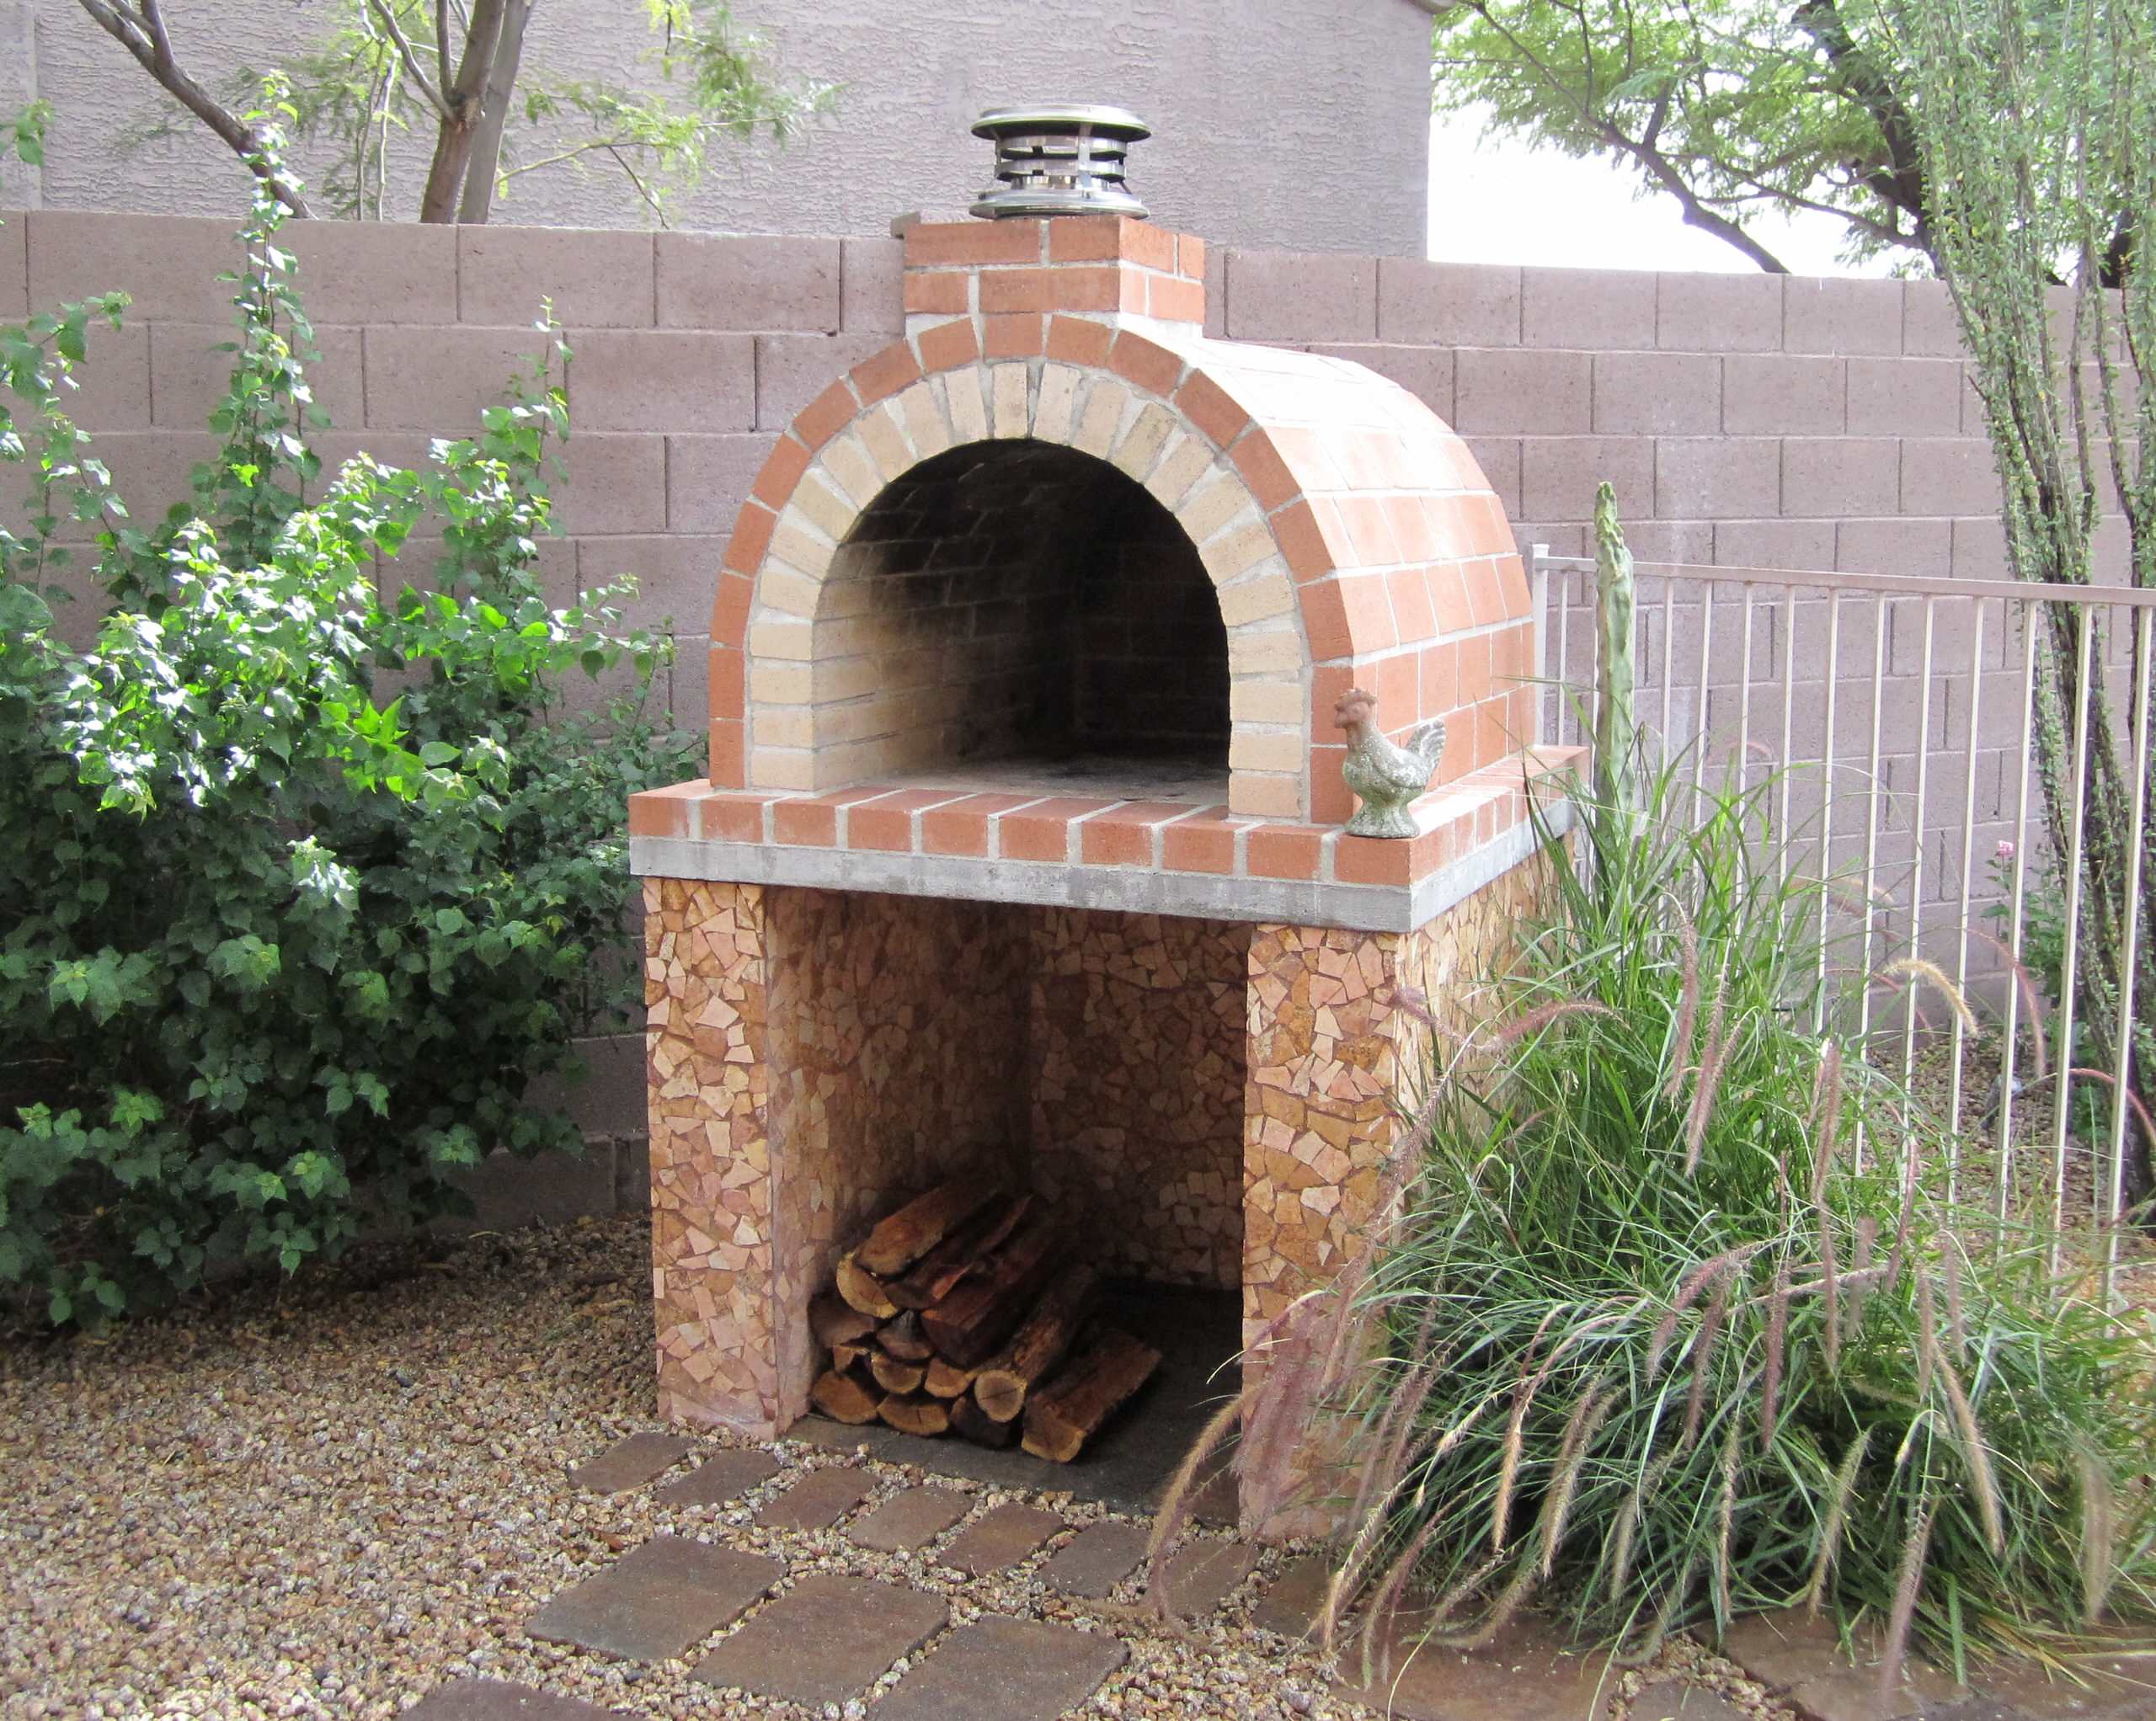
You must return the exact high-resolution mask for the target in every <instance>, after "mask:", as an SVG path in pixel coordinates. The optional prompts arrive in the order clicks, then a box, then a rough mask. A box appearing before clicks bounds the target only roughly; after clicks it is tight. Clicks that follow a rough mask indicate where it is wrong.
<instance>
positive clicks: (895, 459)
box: [630, 215, 1549, 1435]
mask: <svg viewBox="0 0 2156 1721" xmlns="http://www.w3.org/2000/svg"><path fill="white" fill-rule="evenodd" d="M1204 282H1205V268H1204V246H1203V242H1202V241H1200V240H1198V239H1196V238H1193V237H1190V236H1188V235H1187V234H1177V233H1175V232H1168V231H1166V230H1164V229H1162V228H1161V227H1159V226H1153V225H1150V224H1148V223H1146V222H1145V221H1139V220H1134V219H1131V218H1129V217H1127V216H1113V215H1074V216H1058V217H1055V218H1054V219H1006V220H1000V221H969V222H957V223H939V224H921V225H915V226H912V227H911V228H910V229H909V231H908V232H906V234H905V310H906V313H907V314H906V333H905V337H904V338H902V339H899V340H897V341H894V343H893V344H891V345H890V346H889V347H888V348H886V349H884V350H883V351H882V352H880V353H878V354H876V355H875V356H874V357H873V358H871V359H869V360H867V361H865V362H864V363H862V364H861V365H857V366H856V367H855V368H854V369H853V370H851V371H850V372H849V373H848V374H847V375H846V376H841V377H840V378H838V379H837V380H835V381H833V382H832V384H831V385H830V387H829V388H827V389H826V390H825V391H824V392H823V393H822V394H821V395H820V396H819V397H818V398H817V399H816V400H815V401H814V402H813V403H812V404H811V405H810V406H809V407H808V408H807V409H806V410H804V411H803V413H801V414H800V416H799V417H798V418H796V419H795V420H794V422H793V424H792V428H791V429H789V430H788V431H787V434H785V435H784V436H782V438H781V439H780V440H779V442H778V445H777V446H776V449H775V450H774V451H773V452H772V454H771V457H770V459H769V461H768V462H767V463H766V466H764V468H763V471H762V474H761V476H760V477H759V478H758V479H757V481H756V483H755V490H754V493H753V495H752V496H751V497H750V499H749V500H748V502H747V503H746V504H744V506H743V508H742V509H741V512H740V516H739V522H738V524H737V525H736V526H735V528H734V535H733V539H732V541H731V544H730V546H729V547H728V551H727V553H726V557H725V560H724V563H723V567H720V568H719V569H718V570H717V572H716V578H717V592H716V594H715V597H714V600H713V604H712V622H711V641H712V647H711V679H710V685H711V754H710V775H709V776H708V778H707V779H700V780H698V781H694V782H689V783H683V784H680V785H678V786H674V787H671V788H668V789H663V790H659V791H653V792H650V793H647V794H642V795H638V796H637V797H634V799H633V800H632V803H631V818H630V830H631V843H630V847H631V853H632V864H633V866H634V869H635V871H637V872H638V874H639V875H641V876H643V879H644V881H645V883H644V892H645V902H646V905H647V909H648V920H647V995H648V1002H649V1006H650V1016H649V1026H648V1046H649V1078H650V1112H651V1169H652V1202H653V1219H654V1237H653V1249H654V1261H653V1282H654V1292H655V1296H656V1300H657V1323H658V1347H659V1399H660V1408H661V1411H662V1414H664V1415H666V1416H667V1417H669V1418H671V1419H675V1420H680V1421H684V1422H690V1423H703V1424H726V1425H733V1426H736V1427H739V1428H741V1429H743V1430H744V1431H753V1432H755V1433H757V1434H760V1435H769V1434H771V1433H774V1432H776V1431H781V1430H783V1429H784V1428H786V1427H787V1425H789V1424H790V1423H792V1421H793V1420H795V1419H796V1418H797V1417H798V1416H799V1415H802V1414H803V1409H804V1408H805V1406H806V1404H807V1395H808V1391H809V1385H810V1383H811V1382H812V1380H813V1378H814V1369H815V1366H816V1365H815V1360H814V1355H813V1346H812V1340H811V1339H810V1336H809V1329H808V1324H807V1319H806V1309H807V1303H808V1299H809V1296H810V1294H811V1292H813V1291H814V1289H815V1288H817V1287H819V1286H820V1285H822V1284H823V1283H824V1282H825V1281H826V1280H827V1278H828V1276H829V1275H830V1271H831V1268H832V1265H833V1263H834V1261H835V1258H836V1256H837V1255H838V1254H839V1253H840V1251H841V1249H844V1248H845V1247H846V1245H847V1244H850V1243H851V1242H852V1241H853V1240H854V1239H856V1238H857V1236H858V1235H859V1233H861V1232H862V1231H863V1230H864V1229H865V1228H867V1225H868V1224H869V1223H872V1222H873V1219H874V1218H875V1217H878V1215H879V1214H880V1213H881V1212H883V1211H885V1210H886V1209H888V1208H889V1207H890V1206H891V1205H893V1204H894V1203H895V1202H897V1201H898V1200H899V1199H901V1198H902V1197H906V1196H911V1195H914V1194H916V1193H918V1192H920V1191H922V1190H924V1189H926V1188H927V1187H929V1186H931V1185H932V1184H935V1183H937V1182H938V1181H940V1180H945V1179H947V1178H949V1177H952V1176H953V1175H968V1174H969V1173H978V1174H979V1175H982V1176H984V1177H993V1178H997V1179H1000V1180H1003V1181H1005V1182H1006V1183H1007V1184H1010V1185H1012V1186H1022V1187H1025V1188H1028V1189H1030V1190H1031V1191H1033V1193H1034V1196H1035V1201H1036V1206H1037V1209H1038V1207H1041V1206H1043V1205H1044V1206H1045V1207H1046V1208H1047V1209H1048V1210H1049V1212H1052V1213H1055V1214H1059V1215H1061V1216H1063V1217H1065V1219H1066V1220H1067V1222H1068V1223H1069V1225H1070V1230H1071V1233H1072V1234H1074V1235H1075V1236H1078V1237H1081V1238H1083V1239H1086V1242H1087V1243H1088V1244H1089V1246H1091V1247H1092V1248H1093V1249H1096V1250H1097V1253H1098V1255H1099V1256H1100V1258H1101V1260H1102V1264H1103V1265H1105V1266H1107V1268H1108V1269H1109V1270H1111V1271H1116V1272H1119V1273H1123V1274H1126V1275H1129V1276H1135V1277H1139V1278H1142V1279H1146V1280H1150V1281H1158V1282H1161V1283H1166V1284H1176V1285H1195V1286H1203V1287H1218V1288H1219V1289H1223V1290H1231V1291H1237V1292H1240V1295H1241V1317H1242V1326H1243V1334H1244V1335H1245V1336H1246V1337H1247V1336H1248V1335H1251V1334H1253V1333H1255V1332H1257V1330H1258V1329H1260V1328H1262V1325H1263V1324H1264V1323H1265V1322H1267V1320H1268V1319H1271V1318H1272V1317H1273V1316H1274V1315H1275V1314H1276V1313H1278V1311H1279V1310H1280V1309H1281V1308H1283V1307H1284V1306H1285V1305H1286V1303H1288V1302H1289V1300H1291V1299H1292V1298H1294V1297H1295V1296H1297V1295H1298V1294H1299V1292H1303V1291H1305V1289H1307V1288H1309V1287H1312V1286H1314V1285H1315V1284H1318V1283H1321V1282H1322V1281H1324V1280H1326V1278H1327V1277H1329V1276H1331V1274H1333V1273H1334V1272H1335V1271H1337V1270H1338V1268H1339V1266H1340V1265H1341V1264H1342V1262H1343V1261H1344V1260H1347V1259H1348V1257H1349V1256H1350V1255H1351V1254H1352V1253H1353V1250H1354V1249H1355V1247H1356V1244H1357V1242H1358V1236H1359V1234H1360V1231H1361V1228H1362V1227H1363V1226H1364V1224H1365V1223H1367V1221H1368V1219H1369V1217H1370V1214H1371V1212H1372V1209H1373V1206H1374V1202H1375V1201H1376V1200H1377V1198H1378V1194H1379V1191H1380V1184H1381V1179H1382V1177H1383V1175H1384V1171H1385V1166H1386V1164H1387V1162H1388V1160H1389V1159H1390V1156H1391V1155H1393V1154H1395V1153H1396V1151H1397V1149H1398V1124H1397V1120H1396V1115H1395V1112H1394V1110H1393V1109H1392V1105H1391V1103H1390V1102H1391V1100H1392V1098H1393V1096H1394V1095H1395V1091H1396V1085H1397V1084H1399V1083H1400V1082H1401V1081H1402V1080H1403V1079H1412V1074H1413V1071H1414V1070H1415V1068H1417V1064H1418V1059H1419V1049H1418V1048H1419V1047H1420V1045H1421V1043H1422V1039H1421V1036H1422V1029H1421V1025H1420V1023H1419V1022H1418V1021H1417V1019H1416V1016H1415V1015H1414V1014H1413V1013H1412V1012H1411V1011H1408V1010H1402V1009H1401V1008H1400V1007H1399V1006H1398V1003H1397V1001H1396V993H1397V992H1398V990H1399V989H1400V988H1408V987H1412V988H1417V990H1419V991H1420V992H1421V993H1422V994H1428V996H1430V997H1432V998H1433V999H1442V998H1443V997H1444V995H1445V994H1448V993H1449V992H1452V991H1456V990H1457V989H1458V988H1460V987H1462V986H1465V985H1467V984H1470V983H1472V982H1473V981H1474V980H1475V979H1476V977H1477V975H1478V974H1479V973H1480V972H1481V971H1482V970H1483V968H1484V967H1485V966H1486V964H1487V963H1488V962H1490V961H1491V960H1492V959H1493V958H1494V957H1495V956H1497V955H1498V954H1499V953H1500V952H1501V951H1502V947H1503V946H1504V944H1505V940H1506V938H1507V934H1508V927H1509V925H1510V924H1512V923H1513V921H1514V919H1516V918H1517V915H1518V912H1519V910H1520V908H1522V906H1523V905H1524V903H1525V901H1526V900H1527V899H1528V897H1529V894H1530V892H1531V891H1532V880H1533V871H1532V869H1531V868H1529V867H1528V866H1524V864H1523V863H1524V862H1525V861H1528V860H1529V859H1530V857H1531V855H1532V854H1533V851H1534V843H1533V838H1532V832H1531V829H1530V828H1529V824H1528V823H1527V788H1528V783H1529V779H1530V778H1531V777H1532V775H1534V774H1535V773H1536V772H1537V771H1538V770H1541V769H1543V768H1545V767H1546V766H1547V765H1548V764H1549V761H1548V759H1546V758H1545V757H1542V756H1539V755H1537V754H1534V752H1533V751H1532V750H1531V744H1532V742H1533V739H1534V737H1533V734H1532V730H1531V724H1532V722H1533V721H1534V708H1535V706H1534V690H1532V689H1531V688H1530V687H1529V686H1528V685H1526V683H1525V680H1524V678H1525V677H1527V676H1528V675H1529V674H1531V669H1530V665H1531V663H1532V661H1533V653H1532V630H1533V624H1532V621H1531V618H1530V615H1529V595H1528V588H1527V583H1526V580H1525V578H1524V573H1523V570H1522V567H1521V562H1520V558H1519V557H1518V553H1517V551H1516V550H1515V547H1514V545H1513V539H1512V535H1511V532H1510V530H1509V528H1508V525H1507V522H1506V519H1505V515H1504V511H1503V509H1502V507H1501V506H1500V505H1499V504H1498V501H1497V498H1496V496H1494V495H1493V494H1492V492H1491V489H1490V486H1489V484H1488V482H1486V480H1485V478H1484V477H1483V475H1482V473H1481V471H1480V469H1479V468H1478V467H1477V466H1476V462H1475V460H1474V458H1473V456H1471V455H1470V453H1469V452H1468V450H1467V449H1466V447H1465V445H1463V444H1462V443H1461V441H1460V438H1459V437H1457V436H1456V435H1454V434H1453V432H1452V431H1451V430H1450V429H1448V428H1447V427H1446V425H1445V424H1443V423H1442V422H1441V421H1440V420H1439V419H1438V418H1437V417H1436V416H1435V415H1434V414H1433V413H1431V412H1430V411H1429V409H1428V408H1426V407H1425V406H1423V405H1422V403H1421V402H1419V401H1417V399H1416V398H1415V397H1413V396H1412V395H1410V394H1408V393H1407V392H1406V391H1405V390H1403V389H1401V387H1399V386H1397V385H1396V384H1394V383H1392V382H1390V381H1387V380H1386V379H1385V378H1383V377H1381V376H1376V375H1374V374H1373V373H1372V372H1370V371H1369V370H1364V369H1363V368H1361V367H1360V366H1358V365H1353V364H1351V363H1348V362H1347V361H1345V360H1340V359H1336V358H1328V357H1323V356H1321V355H1318V354H1311V353H1305V352H1297V351H1291V350H1283V349H1275V348H1272V347H1266V346H1257V345H1249V344H1241V343H1235V342H1230V341H1225V340H1219V339H1213V338H1208V337H1207V336H1206V335H1205V334H1204V333H1203V323H1204V313H1205V292H1206V289H1205V285H1204ZM1351 685H1357V686H1360V687H1362V688H1364V689H1365V690H1369V691H1370V692H1372V693H1374V694H1375V695H1377V698H1378V701H1379V706H1378V711H1379V720H1380V722H1381V724H1382V726H1383V727H1384V728H1385V730H1386V731H1387V733H1390V734H1391V735H1394V736H1395V737H1398V736H1401V735H1402V734H1404V733H1405V732H1406V731H1407V730H1408V729H1409V728H1411V727H1413V726H1414V725H1415V724H1416V723H1417V722H1420V721H1421V720H1422V719H1424V718H1428V717H1443V718H1444V720H1445V722H1446V724H1447V727H1448V730H1449V745H1448V746H1447V748H1446V750H1445V752H1444V755H1443V757H1442V759H1441V761H1440V763H1439V766H1438V772H1437V775H1436V779H1435V780H1434V781H1433V786H1432V787H1431V789H1430V791H1428V793H1427V794H1425V795H1424V796H1423V797H1422V798H1421V800H1420V801H1419V802H1417V803H1416V805H1415V808H1414V815H1415V821H1416V825H1417V831H1418V833H1419V834H1417V835H1416V836H1415V837H1413V838H1412V839H1395V840H1381V839H1366V838H1361V837H1353V836H1348V835H1346V834H1343V833H1342V831H1341V829H1340V826H1341V825H1342V823H1343V822H1344V821H1345V820H1346V818H1348V815H1349V814H1350V813H1351V812H1352V811H1353V797H1351V796H1350V794H1349V793H1348V790H1347V789H1346V788H1345V786H1343V784H1342V780H1341V775H1340V770H1341V764H1342V758H1343V756H1344V749H1343V746H1342V735H1341V733H1340V731H1339V730H1338V729H1337V727H1335V725H1334V720H1333V710H1334V705H1335V702H1336V701H1337V700H1338V699H1339V698H1340V696H1341V695H1342V694H1343V693H1344V692H1346V691H1347V690H1348V688H1349V687H1350V686H1351ZM1233 1342H1234V1340H1233V1335H1230V1342H1229V1346H1228V1348H1232V1347H1233Z"/></svg>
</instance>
